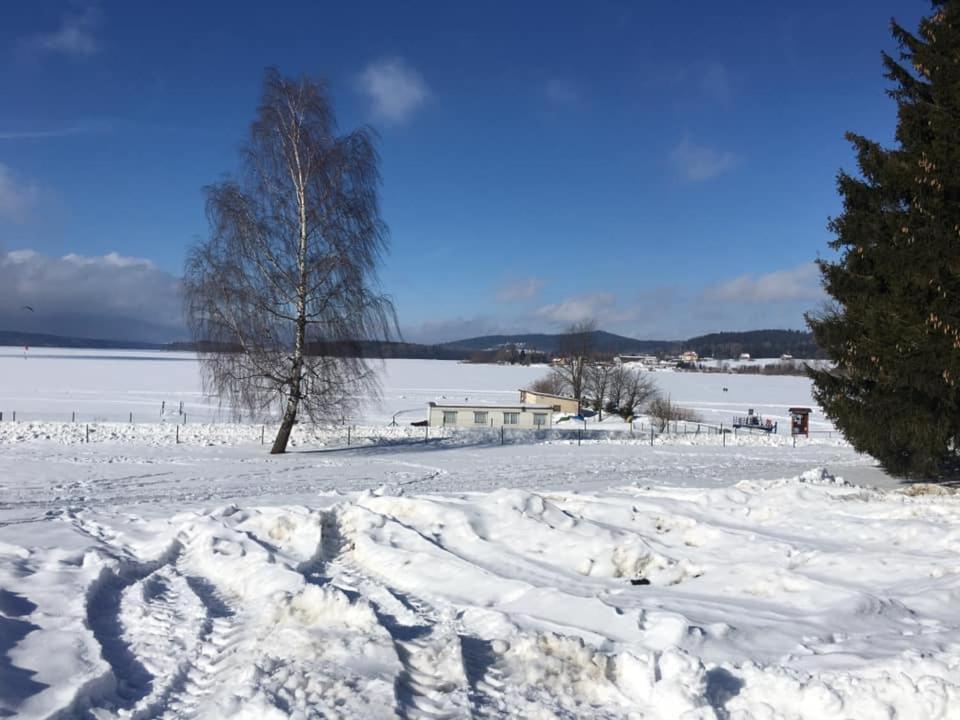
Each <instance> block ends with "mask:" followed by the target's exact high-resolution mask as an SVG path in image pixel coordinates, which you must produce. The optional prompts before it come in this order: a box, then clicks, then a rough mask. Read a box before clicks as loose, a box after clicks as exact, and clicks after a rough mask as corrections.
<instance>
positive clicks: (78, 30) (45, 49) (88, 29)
mask: <svg viewBox="0 0 960 720" xmlns="http://www.w3.org/2000/svg"><path fill="white" fill-rule="evenodd" d="M99 27H100V11H99V10H98V9H97V8H96V7H95V6H94V5H87V6H86V7H85V8H84V9H83V10H81V11H79V12H69V13H65V14H64V15H63V16H62V17H61V18H60V25H59V27H57V29H56V30H52V31H50V32H45V33H38V34H36V35H33V36H31V37H28V38H26V40H25V41H24V43H23V47H24V48H25V49H26V50H28V51H32V52H36V53H49V54H54V55H65V56H67V57H72V58H87V57H90V56H91V55H95V54H96V53H97V52H98V51H99V49H100V45H99V42H98V40H97V30H98V29H99Z"/></svg>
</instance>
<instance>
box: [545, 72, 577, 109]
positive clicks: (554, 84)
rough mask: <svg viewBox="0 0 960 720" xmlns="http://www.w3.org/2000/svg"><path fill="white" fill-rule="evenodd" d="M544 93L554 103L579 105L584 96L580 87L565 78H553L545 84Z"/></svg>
mask: <svg viewBox="0 0 960 720" xmlns="http://www.w3.org/2000/svg"><path fill="white" fill-rule="evenodd" d="M543 95H544V97H545V98H546V99H547V101H548V102H549V103H550V104H552V105H560V106H562V105H578V104H579V103H580V101H581V99H582V98H583V93H582V91H581V90H580V87H579V86H578V85H577V84H576V83H574V82H572V81H570V80H565V79H563V78H551V79H550V80H548V81H547V83H546V85H544V86H543Z"/></svg>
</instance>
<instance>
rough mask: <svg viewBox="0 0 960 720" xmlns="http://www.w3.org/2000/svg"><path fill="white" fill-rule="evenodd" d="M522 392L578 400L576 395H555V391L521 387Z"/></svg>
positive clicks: (558, 398)
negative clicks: (549, 391) (538, 390)
mask: <svg viewBox="0 0 960 720" xmlns="http://www.w3.org/2000/svg"><path fill="white" fill-rule="evenodd" d="M520 392H526V393H530V394H531V395H536V396H537V397H550V398H556V399H557V400H572V401H573V402H577V399H576V398H575V397H570V396H569V395H554V394H553V393H548V392H537V391H536V390H531V389H530V388H520Z"/></svg>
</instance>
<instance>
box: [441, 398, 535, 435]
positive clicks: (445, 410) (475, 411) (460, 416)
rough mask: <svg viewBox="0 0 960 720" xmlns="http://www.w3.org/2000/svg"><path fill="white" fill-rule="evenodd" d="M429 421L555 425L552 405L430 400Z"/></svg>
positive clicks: (470, 425) (473, 425) (469, 424)
mask: <svg viewBox="0 0 960 720" xmlns="http://www.w3.org/2000/svg"><path fill="white" fill-rule="evenodd" d="M427 421H428V423H429V424H430V426H431V427H463V428H482V427H488V428H489V427H516V428H526V429H540V428H549V427H553V406H551V405H541V404H517V405H493V404H483V403H474V404H470V403H437V402H431V403H430V404H429V407H428V416H427Z"/></svg>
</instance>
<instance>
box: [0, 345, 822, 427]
mask: <svg viewBox="0 0 960 720" xmlns="http://www.w3.org/2000/svg"><path fill="white" fill-rule="evenodd" d="M374 367H376V368H377V369H378V371H379V374H380V380H381V386H382V391H381V396H380V397H379V398H376V399H373V398H369V399H366V401H365V402H364V403H363V404H362V406H361V408H360V410H359V411H358V412H357V413H355V414H354V415H353V416H352V417H348V418H345V420H346V421H348V422H360V423H374V424H386V423H389V422H391V421H392V420H393V419H394V417H396V421H397V422H398V423H409V422H411V421H413V420H422V419H424V418H425V417H426V407H427V403H428V402H429V401H431V400H450V401H454V400H455V401H469V402H492V403H494V402H517V401H518V400H519V393H518V390H519V389H520V388H522V387H526V386H528V385H529V384H530V383H532V382H533V381H534V380H536V379H538V378H540V377H543V376H544V375H546V374H547V373H548V372H549V368H547V367H546V366H532V367H523V366H509V365H506V366H504V365H471V364H467V363H458V362H452V361H444V360H386V361H383V362H381V363H375V364H374ZM651 377H652V378H653V379H654V381H655V382H656V384H657V387H658V388H660V390H661V392H663V393H664V394H665V395H668V396H670V398H671V399H672V400H673V401H675V402H677V403H679V404H681V405H684V406H686V407H689V408H691V409H694V410H696V411H697V412H698V413H699V414H700V416H701V417H702V418H703V420H704V422H706V423H710V424H712V425H719V424H720V423H725V424H726V425H728V426H729V424H730V422H731V419H732V418H733V416H734V415H745V414H746V413H747V410H748V409H750V408H753V409H754V410H756V412H758V413H760V414H761V415H763V416H764V417H770V418H771V419H773V420H777V421H779V422H780V426H781V432H782V433H786V432H789V430H788V427H787V426H788V423H787V417H788V415H787V409H788V408H789V407H792V406H796V405H800V406H809V407H813V408H815V409H816V411H815V412H814V414H813V415H812V417H811V429H813V430H814V431H815V432H817V431H828V430H832V427H831V425H830V423H829V422H828V421H827V420H826V419H825V418H824V417H823V415H822V413H820V412H819V409H817V408H816V405H815V404H814V402H813V398H812V396H811V394H810V381H809V380H807V379H806V378H803V377H789V376H770V377H768V376H746V375H729V374H712V373H694V372H654V373H651ZM724 388H726V389H724ZM181 403H182V407H183V412H184V413H185V414H186V418H187V422H188V423H190V422H210V421H215V422H232V421H235V420H236V418H237V414H238V413H237V411H234V410H232V409H230V408H229V407H226V408H221V407H219V406H218V403H217V402H216V400H215V399H212V398H210V397H208V396H206V395H205V394H204V392H203V386H202V383H201V377H200V369H199V365H198V363H197V359H196V356H195V355H194V354H192V353H179V352H161V351H139V350H109V351H100V350H67V349H56V348H31V349H30V350H29V351H28V352H26V353H25V352H24V350H23V348H11V347H6V348H5V347H0V412H2V413H3V417H4V420H9V419H11V418H12V416H13V413H14V412H16V415H17V419H18V420H21V421H22V420H47V421H53V420H59V421H70V420H71V419H76V421H77V422H124V421H129V420H130V417H131V415H132V417H133V421H134V422H141V423H142V422H159V421H160V420H161V419H165V420H166V421H167V422H178V421H180V420H182V416H181V415H180V414H179V411H180V409H181ZM240 414H241V416H242V413H240ZM611 420H612V419H611ZM600 427H610V428H622V427H623V423H621V422H617V421H611V422H606V423H604V424H603V425H601V426H600Z"/></svg>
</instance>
